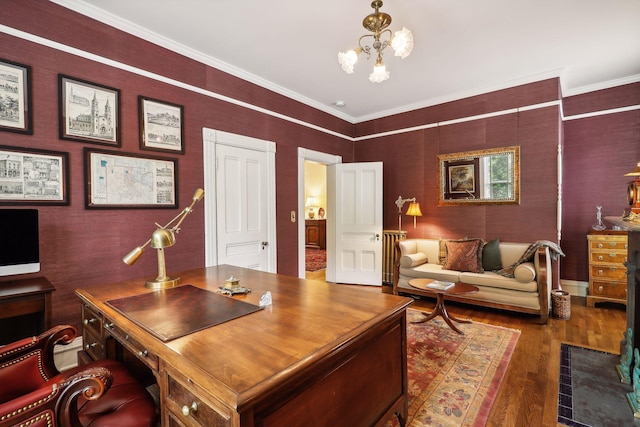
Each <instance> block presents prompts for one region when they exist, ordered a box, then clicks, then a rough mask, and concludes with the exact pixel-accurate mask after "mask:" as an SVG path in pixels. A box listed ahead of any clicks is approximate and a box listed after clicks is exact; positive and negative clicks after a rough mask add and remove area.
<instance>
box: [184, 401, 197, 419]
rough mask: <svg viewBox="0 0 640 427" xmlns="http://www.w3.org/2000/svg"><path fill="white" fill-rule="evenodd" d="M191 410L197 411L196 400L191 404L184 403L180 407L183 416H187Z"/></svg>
mask: <svg viewBox="0 0 640 427" xmlns="http://www.w3.org/2000/svg"><path fill="white" fill-rule="evenodd" d="M191 412H193V413H196V412H198V403H197V402H193V403H192V404H191V406H187V405H184V406H183V407H182V415H184V416H185V417H188V416H189V414H190V413H191Z"/></svg>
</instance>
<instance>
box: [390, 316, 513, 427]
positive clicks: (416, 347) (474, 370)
mask: <svg viewBox="0 0 640 427" xmlns="http://www.w3.org/2000/svg"><path fill="white" fill-rule="evenodd" d="M420 317H421V314H420V312H419V311H417V310H415V309H411V308H409V309H407V320H408V322H407V371H408V372H407V376H408V383H409V412H408V417H407V418H408V419H407V420H406V421H407V422H406V425H407V426H412V427H423V426H437V425H440V426H447V427H458V426H472V425H474V426H483V425H486V422H487V419H488V418H489V413H490V412H491V407H492V405H493V402H494V401H495V399H496V396H497V395H498V390H499V388H500V383H501V382H502V379H503V378H504V375H505V373H506V371H507V367H508V366H509V361H510V360H511V356H512V355H513V351H514V350H515V348H516V344H517V343H518V339H519V338H520V331H519V330H517V329H508V328H504V327H500V326H493V325H488V324H485V323H469V324H465V325H462V326H461V328H463V329H464V335H460V334H457V333H456V332H455V331H453V330H451V329H449V328H448V327H447V326H446V325H445V324H444V322H443V321H442V320H440V319H436V320H434V321H433V322H429V323H421V324H414V323H411V322H412V321H415V320H419V319H420ZM469 361H473V362H472V363H471V364H470V362H469ZM397 425H398V422H397V421H396V420H395V419H394V420H392V421H390V422H389V423H387V426H397Z"/></svg>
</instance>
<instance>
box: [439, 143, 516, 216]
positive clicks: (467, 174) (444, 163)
mask: <svg viewBox="0 0 640 427" xmlns="http://www.w3.org/2000/svg"><path fill="white" fill-rule="evenodd" d="M438 190H439V193H438V205H440V206H443V205H463V204H519V203H520V147H518V146H511V147H503V148H493V149H489V150H478V151H466V152H462V153H451V154H441V155H439V156H438Z"/></svg>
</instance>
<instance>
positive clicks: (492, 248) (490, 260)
mask: <svg viewBox="0 0 640 427" xmlns="http://www.w3.org/2000/svg"><path fill="white" fill-rule="evenodd" d="M499 246H500V239H495V240H492V241H490V242H487V243H486V244H485V245H484V247H483V248H482V268H483V269H484V270H485V271H493V270H500V269H501V268H502V261H501V260H500V247H499Z"/></svg>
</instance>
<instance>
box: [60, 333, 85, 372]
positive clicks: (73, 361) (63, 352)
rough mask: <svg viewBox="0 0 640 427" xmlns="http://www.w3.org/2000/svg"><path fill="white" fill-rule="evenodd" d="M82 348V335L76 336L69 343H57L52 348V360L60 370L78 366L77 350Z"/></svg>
mask: <svg viewBox="0 0 640 427" xmlns="http://www.w3.org/2000/svg"><path fill="white" fill-rule="evenodd" d="M80 350H82V337H76V338H75V339H74V340H73V341H72V342H71V344H68V345H57V346H55V348H54V349H53V360H54V362H55V364H56V367H57V368H58V370H59V371H60V372H62V371H66V370H67V369H71V368H75V367H76V366H78V352H79V351H80Z"/></svg>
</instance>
